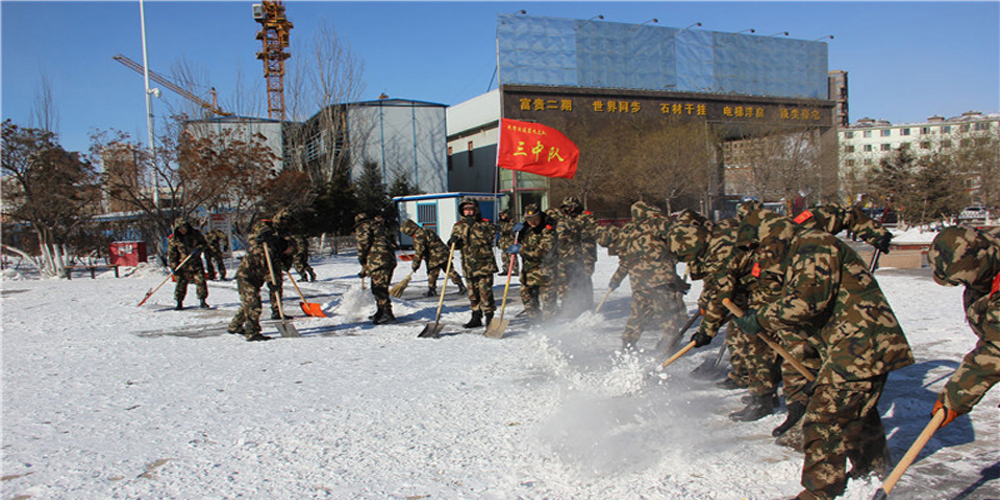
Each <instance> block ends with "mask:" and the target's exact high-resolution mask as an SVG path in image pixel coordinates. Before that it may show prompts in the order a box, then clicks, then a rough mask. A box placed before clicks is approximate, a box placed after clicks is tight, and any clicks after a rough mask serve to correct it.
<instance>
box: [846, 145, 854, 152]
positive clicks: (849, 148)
mask: <svg viewBox="0 0 1000 500" xmlns="http://www.w3.org/2000/svg"><path fill="white" fill-rule="evenodd" d="M844 152H845V153H853V152H854V146H844Z"/></svg>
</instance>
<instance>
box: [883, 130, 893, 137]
mask: <svg viewBox="0 0 1000 500" xmlns="http://www.w3.org/2000/svg"><path fill="white" fill-rule="evenodd" d="M891 135H892V129H888V128H887V129H885V130H883V131H882V137H889V136H891Z"/></svg>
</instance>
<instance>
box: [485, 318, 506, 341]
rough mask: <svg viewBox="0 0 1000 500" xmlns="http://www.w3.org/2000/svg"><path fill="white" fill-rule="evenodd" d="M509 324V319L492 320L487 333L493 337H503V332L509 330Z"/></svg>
mask: <svg viewBox="0 0 1000 500" xmlns="http://www.w3.org/2000/svg"><path fill="white" fill-rule="evenodd" d="M509 324H510V320H509V319H495V320H493V321H490V326H487V327H486V334H485V335H486V336H487V337H489V338H491V339H502V338H503V332H504V331H505V330H507V325H509Z"/></svg>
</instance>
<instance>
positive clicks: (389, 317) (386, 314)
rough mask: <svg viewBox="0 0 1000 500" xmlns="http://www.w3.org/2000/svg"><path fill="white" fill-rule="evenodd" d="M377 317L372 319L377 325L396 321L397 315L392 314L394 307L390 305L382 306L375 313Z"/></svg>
mask: <svg viewBox="0 0 1000 500" xmlns="http://www.w3.org/2000/svg"><path fill="white" fill-rule="evenodd" d="M375 316H376V317H375V319H374V320H372V322H373V323H375V324H376V325H384V324H386V323H395V322H396V317H395V316H393V314H392V309H389V308H388V307H385V308H381V309H379V310H378V312H377V313H375Z"/></svg>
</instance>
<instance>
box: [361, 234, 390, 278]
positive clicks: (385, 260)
mask: <svg viewBox="0 0 1000 500" xmlns="http://www.w3.org/2000/svg"><path fill="white" fill-rule="evenodd" d="M354 237H355V239H356V240H357V244H358V262H360V263H361V270H362V271H363V272H364V273H365V274H368V275H371V274H372V272H374V271H375V270H378V269H395V268H396V240H395V238H393V236H392V234H391V233H390V232H389V229H388V228H387V227H385V224H380V223H378V222H374V221H366V222H363V223H361V224H359V225H358V226H357V227H356V228H355V230H354Z"/></svg>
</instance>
